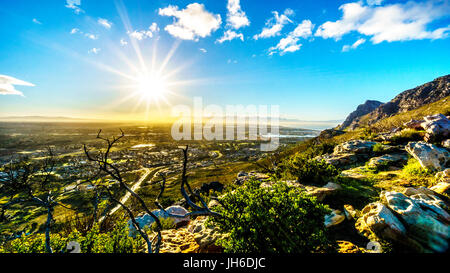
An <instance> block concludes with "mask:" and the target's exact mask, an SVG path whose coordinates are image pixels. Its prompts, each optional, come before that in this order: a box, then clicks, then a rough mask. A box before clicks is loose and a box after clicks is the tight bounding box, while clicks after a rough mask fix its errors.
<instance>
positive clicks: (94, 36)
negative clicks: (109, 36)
mask: <svg viewBox="0 0 450 273" xmlns="http://www.w3.org/2000/svg"><path fill="white" fill-rule="evenodd" d="M84 36H86V37H88V38H89V39H91V40H97V39H98V35H94V34H90V33H86V34H84Z"/></svg>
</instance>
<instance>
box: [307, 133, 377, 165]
mask: <svg viewBox="0 0 450 273" xmlns="http://www.w3.org/2000/svg"><path fill="white" fill-rule="evenodd" d="M375 144H376V142H373V141H365V140H351V141H348V142H344V143H342V144H339V145H337V146H336V147H334V151H333V153H332V154H325V155H322V156H318V157H316V158H315V159H316V160H319V161H320V160H325V162H326V163H328V164H331V165H333V166H336V167H343V166H349V165H353V164H356V163H358V162H364V161H365V160H367V159H368V158H369V157H370V154H371V153H372V150H373V146H374V145H375Z"/></svg>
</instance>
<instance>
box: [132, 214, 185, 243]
mask: <svg viewBox="0 0 450 273" xmlns="http://www.w3.org/2000/svg"><path fill="white" fill-rule="evenodd" d="M188 212H189V211H188V210H186V209H185V208H183V207H181V206H170V207H168V208H166V209H165V211H163V210H154V211H152V213H153V214H154V215H155V216H156V217H158V218H171V219H172V220H173V222H174V224H175V225H180V224H182V223H187V222H189V220H190V218H189V216H187V217H174V216H173V215H179V216H184V215H185V214H186V213H188ZM135 220H136V222H137V223H138V224H139V227H140V228H141V229H143V228H145V227H150V226H151V225H152V224H153V223H154V222H155V219H153V217H152V216H150V215H149V214H147V213H146V214H144V215H143V216H141V217H136V218H135ZM128 229H129V231H130V236H131V237H136V235H137V233H138V231H137V229H136V228H135V227H134V225H133V222H132V221H131V220H128Z"/></svg>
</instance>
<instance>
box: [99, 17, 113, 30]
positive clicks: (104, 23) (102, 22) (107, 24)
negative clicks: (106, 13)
mask: <svg viewBox="0 0 450 273" xmlns="http://www.w3.org/2000/svg"><path fill="white" fill-rule="evenodd" d="M97 22H98V23H99V24H100V25H101V26H103V27H105V28H107V29H110V28H111V27H112V25H113V23H111V22H110V21H108V20H107V19H104V18H99V19H98V21H97Z"/></svg>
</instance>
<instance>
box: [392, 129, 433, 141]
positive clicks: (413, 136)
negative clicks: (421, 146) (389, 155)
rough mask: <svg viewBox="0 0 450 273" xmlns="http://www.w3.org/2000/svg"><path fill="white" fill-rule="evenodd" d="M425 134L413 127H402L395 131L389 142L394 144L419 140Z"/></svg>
mask: <svg viewBox="0 0 450 273" xmlns="http://www.w3.org/2000/svg"><path fill="white" fill-rule="evenodd" d="M424 136H425V131H417V130H414V129H404V130H402V131H400V132H398V133H396V134H395V135H394V136H393V137H392V138H391V140H390V141H391V142H392V143H395V144H401V143H406V142H409V141H420V140H423V137H424Z"/></svg>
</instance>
